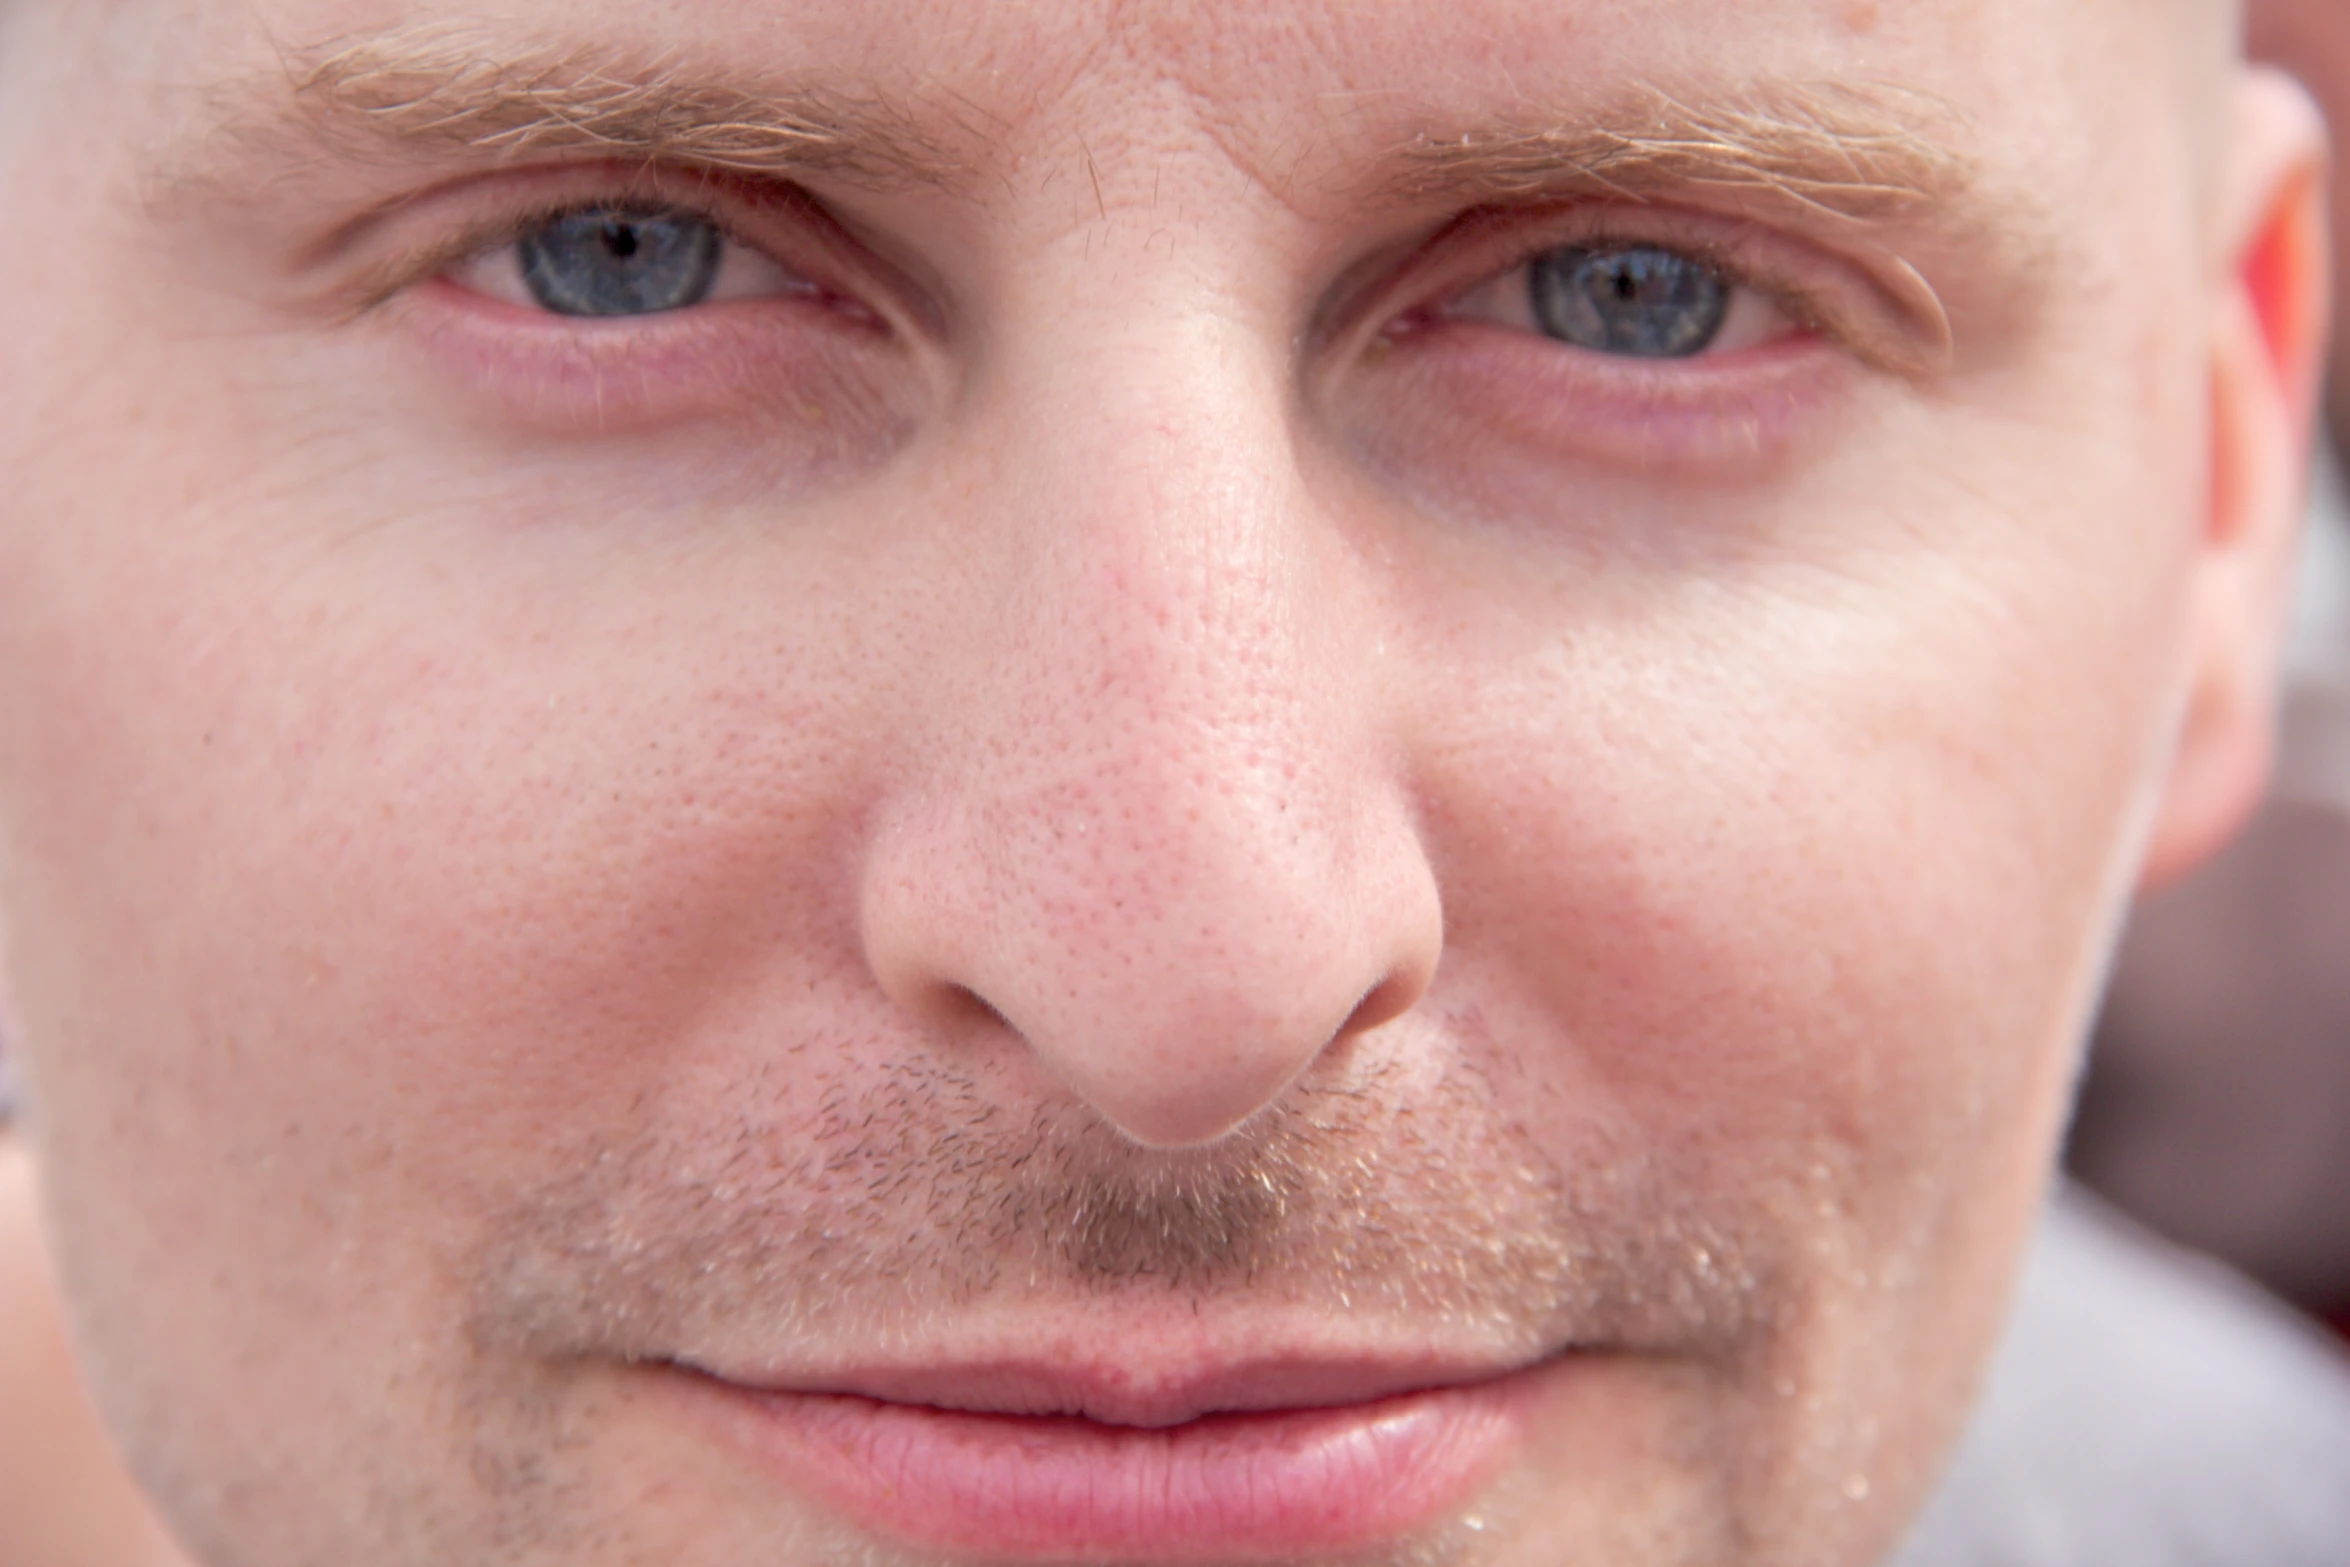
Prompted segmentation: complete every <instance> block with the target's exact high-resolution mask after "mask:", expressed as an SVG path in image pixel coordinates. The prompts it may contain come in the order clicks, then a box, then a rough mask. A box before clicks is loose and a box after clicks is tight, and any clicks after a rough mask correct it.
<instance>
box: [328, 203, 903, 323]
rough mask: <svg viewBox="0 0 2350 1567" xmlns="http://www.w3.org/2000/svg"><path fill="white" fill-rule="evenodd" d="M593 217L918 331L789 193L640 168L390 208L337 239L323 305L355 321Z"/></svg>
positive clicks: (842, 235)
mask: <svg viewBox="0 0 2350 1567" xmlns="http://www.w3.org/2000/svg"><path fill="white" fill-rule="evenodd" d="M597 207H614V208H621V207H625V208H629V209H632V210H638V211H667V212H674V213H676V214H678V215H680V216H684V217H689V218H693V219H696V220H698V221H701V222H705V223H708V224H710V225H711V226H712V227H713V228H715V229H717V230H718V233H719V235H720V237H721V239H722V240H724V241H725V242H726V243H728V244H732V245H739V246H743V247H746V248H748V249H749V250H752V251H755V252H757V253H758V254H759V255H761V256H763V257H765V258H767V259H768V260H769V261H770V262H772V263H773V265H775V266H776V267H777V268H778V269H779V270H780V271H781V272H783V273H784V274H785V275H787V276H788V277H791V278H793V279H795V280H798V281H803V282H805V283H806V284H807V285H808V288H809V291H810V293H811V294H813V295H817V296H821V297H823V298H825V299H827V300H830V301H832V302H835V303H837V304H840V305H842V306H844V307H853V308H854V309H855V310H856V311H857V312H858V313H862V314H864V315H868V316H870V317H871V318H872V319H873V320H874V321H875V322H876V323H877V324H883V325H887V326H891V327H894V328H901V329H903V328H911V327H914V326H917V325H920V324H924V323H925V318H926V313H925V312H924V311H923V310H922V309H921V307H920V301H919V299H918V298H917V297H916V296H915V295H914V293H913V291H912V289H911V288H910V286H909V285H908V284H907V283H906V282H905V280H903V279H902V278H900V277H899V276H897V275H896V274H895V272H894V270H893V269H891V268H889V267H888V266H886V265H885V264H883V263H881V262H880V261H879V260H878V259H877V258H874V257H872V256H871V255H869V254H867V253H865V252H864V250H863V247H861V246H859V245H858V244H857V243H856V241H855V240H854V239H853V238H851V237H850V236H849V235H848V234H847V233H846V232H845V231H843V230H842V229H841V228H840V226H839V224H838V222H837V221H836V220H834V219H833V218H832V217H831V215H830V214H829V213H828V212H826V211H825V210H824V208H823V207H822V206H821V205H820V204H819V203H818V202H816V201H815V199H814V198H812V197H810V196H809V195H807V193H805V192H803V191H801V190H799V189H798V188H797V187H796V186H787V185H781V184H776V183H768V182H754V181H734V180H726V179H719V178H714V177H712V176H710V175H708V174H705V173H700V172H689V171H678V170H672V169H664V168H660V167H657V166H654V167H647V166H643V165H630V166H625V167H615V166H610V165H604V166H597V165H576V164H574V165H564V166H559V167H553V168H545V169H537V170H518V171H505V172H501V173H498V174H490V175H481V176H477V177H475V178H472V179H468V180H465V181H462V182H459V183H458V184H455V185H451V186H448V187H444V188H441V189H438V190H434V191H430V192H427V193H425V194H423V195H421V196H416V197H410V198H408V199H405V200H403V201H400V202H398V203H395V204H393V205H392V206H391V207H389V208H387V209H386V210H384V211H382V212H378V213H372V214H369V215H368V216H367V217H365V218H363V219H361V220H360V221H359V222H358V223H356V224H353V225H351V226H350V227H349V229H348V230H347V231H346V233H345V235H344V236H342V237H340V238H339V239H338V242H337V244H336V245H335V247H334V250H335V251H336V252H339V253H340V254H335V255H330V256H328V257H327V258H325V259H326V265H327V270H328V272H329V275H330V277H332V278H333V281H332V282H330V283H329V284H328V285H327V287H326V289H325V290H322V294H324V295H325V296H326V298H328V299H332V300H335V301H338V302H339V303H338V304H337V307H336V310H337V313H338V314H342V315H346V316H358V315H361V314H365V313H367V312H369V311H371V310H373V309H374V308H376V307H378V306H380V305H382V304H384V303H386V302H388V301H389V300H391V299H393V298H395V297H397V296H399V295H402V294H404V293H406V292H407V291H408V290H410V289H412V288H414V287H416V286H417V285H419V284H422V283H425V282H428V281H430V280H431V279H433V278H436V277H440V276H442V275H443V274H445V273H447V272H449V271H450V270H451V269H453V268H456V267H459V266H461V265H463V264H464V263H466V262H468V261H471V260H474V259H476V258H481V257H487V256H490V255H494V254H495V253H496V252H497V251H498V250H499V249H500V248H501V247H504V246H507V245H512V244H515V243H517V242H519V241H520V240H521V239H523V238H524V237H525V236H527V235H528V234H530V233H531V232H532V231H533V230H535V229H538V228H541V227H543V226H544V225H546V224H547V223H549V222H551V221H553V220H554V219H556V218H560V217H563V216H566V215H569V214H573V213H578V212H581V211H586V210H592V209H594V208H597ZM337 263H339V264H337ZM337 274H339V276H338V275H337ZM322 302H324V301H322Z"/></svg>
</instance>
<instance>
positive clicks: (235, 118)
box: [169, 23, 964, 187]
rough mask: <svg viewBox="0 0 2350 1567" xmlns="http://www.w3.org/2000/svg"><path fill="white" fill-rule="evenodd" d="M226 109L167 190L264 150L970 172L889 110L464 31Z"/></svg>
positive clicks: (398, 37)
mask: <svg viewBox="0 0 2350 1567" xmlns="http://www.w3.org/2000/svg"><path fill="white" fill-rule="evenodd" d="M289 99H290V103H289V101H288V100H289ZM215 109H216V112H215V116H214V120H215V124H216V125H217V126H218V127H219V134H218V135H217V136H216V137H213V138H207V141H208V143H209V145H207V146H206V147H205V148H203V149H201V153H202V156H201V158H200V159H199V160H197V161H196V162H194V163H192V164H191V165H189V166H184V167H181V168H177V169H174V170H172V171H171V176H172V177H171V179H170V181H169V182H170V183H173V184H182V183H203V182H205V180H206V178H207V176H209V177H210V178H211V179H212V180H214V181H218V180H219V179H220V178H222V176H223V175H224V174H225V172H226V166H228V165H233V164H235V163H241V162H243V161H245V159H246V157H247V156H248V155H249V154H251V153H252V152H254V151H256V150H259V151H264V152H276V153H284V154H290V155H292V156H293V157H294V158H296V159H298V160H300V161H305V162H314V161H315V160H316V159H317V158H318V156H319V155H320V154H321V153H322V152H323V153H326V154H329V155H344V156H355V157H362V158H365V157H370V156H383V155H386V154H392V155H398V154H402V153H406V154H410V155H413V153H415V152H416V151H418V150H424V151H432V152H443V153H461V154H471V155H474V156H477V157H487V158H490V159H493V160H495V161H498V162H501V163H512V162H521V161H525V160H529V159H534V158H544V157H556V156H566V155H568V156H573V157H599V158H608V159H613V160H617V161H623V162H639V163H654V162H660V163H672V164H678V165H683V166H688V167H695V168H703V169H710V170H724V171H732V172H736V173H743V174H753V175H767V176H773V177H778V178H793V177H799V176H817V175H821V176H828V177H832V178H837V179H842V180H846V181H850V182H852V183H856V184H861V185H869V186H875V187H903V186H908V185H936V184H941V183H944V182H946V181H948V180H949V179H951V178H952V177H953V176H955V175H956V174H958V173H960V172H962V170H963V168H964V162H963V160H961V159H959V158H957V157H956V156H955V155H954V154H953V153H952V151H951V150H950V148H949V147H948V146H947V145H946V143H945V142H944V141H943V140H942V139H940V138H939V137H938V136H937V135H935V134H925V133H923V132H922V131H920V130H918V129H917V128H916V127H915V126H914V124H913V123H912V121H911V120H910V119H909V117H907V116H906V115H905V114H903V113H901V112H899V111H898V110H897V109H896V108H895V107H894V106H892V105H890V104H888V103H887V102H885V101H883V100H882V99H880V98H878V97H868V98H850V97H847V96H843V95H839V94H833V93H827V92H823V91H820V90H817V89H813V88H808V87H801V86H794V85H790V84H779V83H774V82H768V81H759V80H750V79H743V78H737V77H730V76H728V75H726V74H724V73H715V74H711V73H704V72H701V71H698V70H695V71H689V70H688V69H687V68H686V66H685V63H684V62H683V61H682V60H681V59H678V58H675V57H663V58H656V59H653V60H650V61H640V60H631V59H630V58H629V57H627V56H625V55H623V54H622V53H620V52H619V51H616V50H612V49H606V48H596V47H558V46H524V47H520V48H517V47H515V46H514V45H513V44H512V43H511V42H510V41H508V40H505V39H503V38H501V37H494V36H492V35H491V34H489V33H487V32H485V31H484V30H482V29H480V28H478V27H473V26H468V25H465V24H461V23H427V24H423V25H419V26H414V27H408V28H403V29H398V30H394V31H391V32H387V33H382V34H375V35H370V36H366V37H361V38H355V39H345V40H339V41H337V42H336V43H334V44H332V45H329V46H327V47H325V48H322V49H319V50H315V51H312V52H310V53H309V54H308V55H307V56H288V57H286V59H285V60H284V69H283V71H282V73H264V74H263V76H262V77H261V78H260V79H258V80H244V81H239V82H235V83H231V84H229V85H227V86H225V87H224V88H222V89H220V90H219V92H218V93H217V94H216V104H215ZM223 153H225V154H227V156H226V157H225V158H224V157H222V156H221V155H222V154H223Z"/></svg>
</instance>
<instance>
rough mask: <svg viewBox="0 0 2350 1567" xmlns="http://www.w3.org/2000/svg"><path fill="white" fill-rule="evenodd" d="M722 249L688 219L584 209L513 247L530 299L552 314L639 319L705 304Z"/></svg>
mask: <svg viewBox="0 0 2350 1567" xmlns="http://www.w3.org/2000/svg"><path fill="white" fill-rule="evenodd" d="M724 249H725V244H724V241H723V240H722V239H721V238H720V236H719V233H718V230H717V229H715V228H713V227H711V226H710V225H709V224H708V223H705V222H703V221H702V220H701V219H700V218H697V217H695V216H693V215H692V214H690V213H684V212H668V211H643V210H631V209H628V208H619V209H614V208H611V207H597V208H590V209H589V210H587V211H584V212H574V213H570V214H567V215H565V216H562V217H557V218H551V219H549V220H548V221H547V222H546V223H544V224H542V225H540V226H539V227H538V228H537V229H534V230H532V231H531V232H530V233H528V234H525V235H524V236H523V237H522V238H521V239H520V240H519V241H517V242H516V245H515V250H516V253H517V255H518V256H519V258H520V260H521V262H522V276H523V280H524V282H525V283H527V284H528V285H529V288H530V292H531V297H532V298H534V299H536V300H537V301H538V302H539V304H540V305H542V306H543V307H545V308H546V309H548V310H550V311H553V312H555V313H556V314H558V315H567V316H645V315H656V314H658V313H660V312H662V311H665V310H682V309H684V308H685V307H687V306H688V305H698V304H700V303H701V302H702V301H703V300H704V299H706V298H708V297H709V293H710V287H711V285H712V284H713V283H715V282H716V281H717V278H718V264H719V262H720V260H721V259H722V255H723V252H724Z"/></svg>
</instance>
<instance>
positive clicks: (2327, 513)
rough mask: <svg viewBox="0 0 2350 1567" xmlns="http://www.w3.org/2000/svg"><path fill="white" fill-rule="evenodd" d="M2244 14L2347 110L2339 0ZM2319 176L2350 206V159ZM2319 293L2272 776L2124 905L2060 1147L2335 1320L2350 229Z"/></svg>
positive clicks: (2347, 931) (2345, 1242) (2342, 1135)
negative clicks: (2236, 829) (2076, 1100)
mask: <svg viewBox="0 0 2350 1567" xmlns="http://www.w3.org/2000/svg"><path fill="white" fill-rule="evenodd" d="M2251 26H2252V48H2253V52H2254V53H2255V54H2257V55H2259V56H2260V57H2261V58H2263V59H2266V60H2269V61H2272V62H2274V63H2276V64H2278V65H2280V66H2282V67H2284V68H2285V69H2287V70H2290V71H2292V72H2293V73H2294V74H2296V75H2298V76H2299V77H2300V78H2301V79H2302V80H2303V81H2304V82H2306V83H2307V84H2308V85H2309V87H2310V88H2311V90H2312V91H2313V92H2315V94H2316V95H2317V98H2318V101H2319V102H2320V104H2321V105H2322V106H2323V107H2324V108H2325V110H2326V112H2327V116H2328V118H2329V119H2330V120H2331V121H2332V122H2333V124H2334V125H2335V126H2337V127H2339V128H2342V129H2344V130H2350V0H2253V3H2252V22H2251ZM2332 192H2333V206H2334V213H2335V219H2336V223H2337V225H2338V226H2344V227H2350V159H2337V162H2336V165H2335V169H2334V174H2333V184H2332ZM2334 301H2335V304H2334V310H2335V319H2336V322H2337V332H2336V336H2335V347H2334V354H2333V361H2332V376H2331V388H2330V391H2331V397H2330V400H2329V402H2330V406H2329V410H2328V419H2327V430H2326V434H2325V437H2324V438H2321V440H2320V442H2319V447H2318V451H2317V453H2316V461H2315V464H2314V477H2313V481H2312V484H2311V493H2310V517H2309V526H2308V530H2307V534H2306V537H2305V539H2304V541H2303V546H2302V560H2301V573H2300V577H2299V581H2298V584H2297V598H2296V605H2295V608H2296V614H2295V619H2294V627H2293V636H2292V641H2291V644H2290V646H2289V648H2288V650H2287V655H2286V658H2287V669H2286V685H2285V694H2284V706H2283V712H2282V715H2281V716H2282V720H2283V725H2282V733H2281V736H2280V748H2279V755H2278V767H2277V777H2276V782H2275V784H2274V786H2273V787H2272V789H2271V791H2270V795H2269V798H2268V801H2267V803H2266V805H2265V806H2264V807H2263V808H2262V810H2261V812H2260V814H2259V815H2258V816H2257V817H2256V818H2254V820H2253V822H2252V824H2251V826H2250V828H2249V829H2248V830H2247V831H2246V832H2245V833H2244V835H2243V836H2242V837H2241V838H2240V839H2239V840H2238V841H2237V843H2236V844H2235V845H2234V846H2233V847H2232V848H2230V849H2229V850H2228V851H2227V852H2226V853H2224V854H2223V855H2221V856H2220V857H2219V858H2218V859H2217V860H2216V861H2214V862H2213V863H2212V864H2211V865H2209V866H2207V867H2205V868H2204V869H2203V870H2201V871H2199V872H2197V873H2196V874H2195V875H2194V876H2192V877H2190V878H2188V879H2186V880H2184V881H2181V882H2179V883H2177V884H2176V885H2174V886H2172V887H2169V888H2166V889H2165V890H2163V891H2161V892H2157V893H2154V894H2152V895H2151V896H2149V897H2147V898H2146V899H2145V900H2143V901H2142V902H2141V904H2140V905H2139V907H2138V910H2137V912H2136V913H2135V915H2134V916H2133V918H2132V921H2131V925H2130V930H2129V934H2128V936H2127V938H2126V939H2125V940H2124V942H2123V946H2122V951H2121V955H2120V958H2119V960H2118V962H2117V964H2116V967H2115V971H2114V979H2113V987H2112V990H2111V992H2110V993H2109V995H2108V998H2107V1002H2106V1007H2105V1012H2104V1015H2103V1016H2102V1018H2101V1019H2100V1020H2099V1022H2098V1025H2097V1032H2096V1041H2095V1044H2094V1046H2093V1048H2092V1050H2091V1053H2090V1058H2089V1067H2088V1075H2087V1078H2086V1080H2085V1081H2084V1083H2083V1085H2082V1095H2081V1102H2080V1108H2079V1111H2078V1113H2077V1114H2076V1116H2075V1119H2074V1123H2073V1133H2072V1139H2071V1144H2070V1147H2069V1148H2068V1150H2067V1154H2066V1162H2067V1164H2068V1165H2069V1166H2070V1167H2071V1169H2072V1172H2073V1174H2074V1175H2075V1176H2076V1177H2078V1178H2079V1179H2080V1180H2081V1181H2082V1182H2084V1183H2085V1184H2087V1185H2088V1186H2089V1187H2091V1188H2092V1189H2093V1190H2095V1191H2097V1192H2099V1193H2100V1194H2102V1195H2103V1196H2104V1197H2106V1198H2107V1199H2108V1200H2109V1201H2111V1202H2112V1203H2114V1204H2115V1205H2116V1206H2118V1207H2120V1208H2121V1209H2122V1210H2123V1211H2125V1212H2127V1213H2129V1214H2131V1215H2133V1216H2135V1217H2136V1218H2138V1219H2139V1220H2141V1221H2142V1222H2144V1223H2145V1224H2147V1225H2149V1226H2150V1227H2152V1228H2153V1229H2155V1230H2158V1231H2160V1232H2161V1233H2163V1234H2165V1235H2168V1236H2170V1237H2172V1238H2173V1239H2175V1240H2179V1241H2182V1242H2184V1243H2185V1244H2187V1245H2189V1246H2193V1247H2196V1248H2198V1249H2200V1250H2203V1251H2207V1252H2211V1253H2214V1254H2216V1255H2218V1256H2220V1257H2222V1258H2225V1259H2226V1260H2227V1261H2229V1262H2232V1263H2234V1264H2235V1265H2236V1266H2238V1267H2240V1268H2242V1269H2243V1270H2244V1271H2245V1272H2247V1273H2250V1274H2251V1275H2252V1276H2253V1277H2255V1278H2257V1279H2259V1280H2260V1281H2261V1282H2262V1283H2264V1284H2266V1285H2267V1286H2268V1287H2269V1288H2270V1289H2272V1290H2274V1291H2276V1292H2277V1293H2278V1294H2280V1295H2282V1296H2284V1297H2285V1298H2286V1299H2288V1300H2290V1301H2293V1302H2294V1303H2295V1304H2297V1305H2300V1306H2301V1307H2303V1308H2304V1309H2306V1310H2308V1311H2309V1312H2311V1313H2313V1314H2314V1315H2316V1316H2318V1317H2321V1318H2323V1319H2325V1320H2326V1321H2328V1322H2330V1323H2332V1324H2333V1325H2334V1326H2335V1327H2336V1328H2337V1329H2339V1330H2340V1331H2342V1332H2343V1333H2344V1334H2345V1335H2346V1336H2350V490H2346V488H2345V485H2344V483H2343V478H2342V475H2343V471H2344V469H2345V467H2346V466H2350V330H2343V329H2344V328H2350V234H2346V235H2345V242H2344V243H2342V244H2340V245H2338V246H2337V251H2336V260H2335V265H2334Z"/></svg>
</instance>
